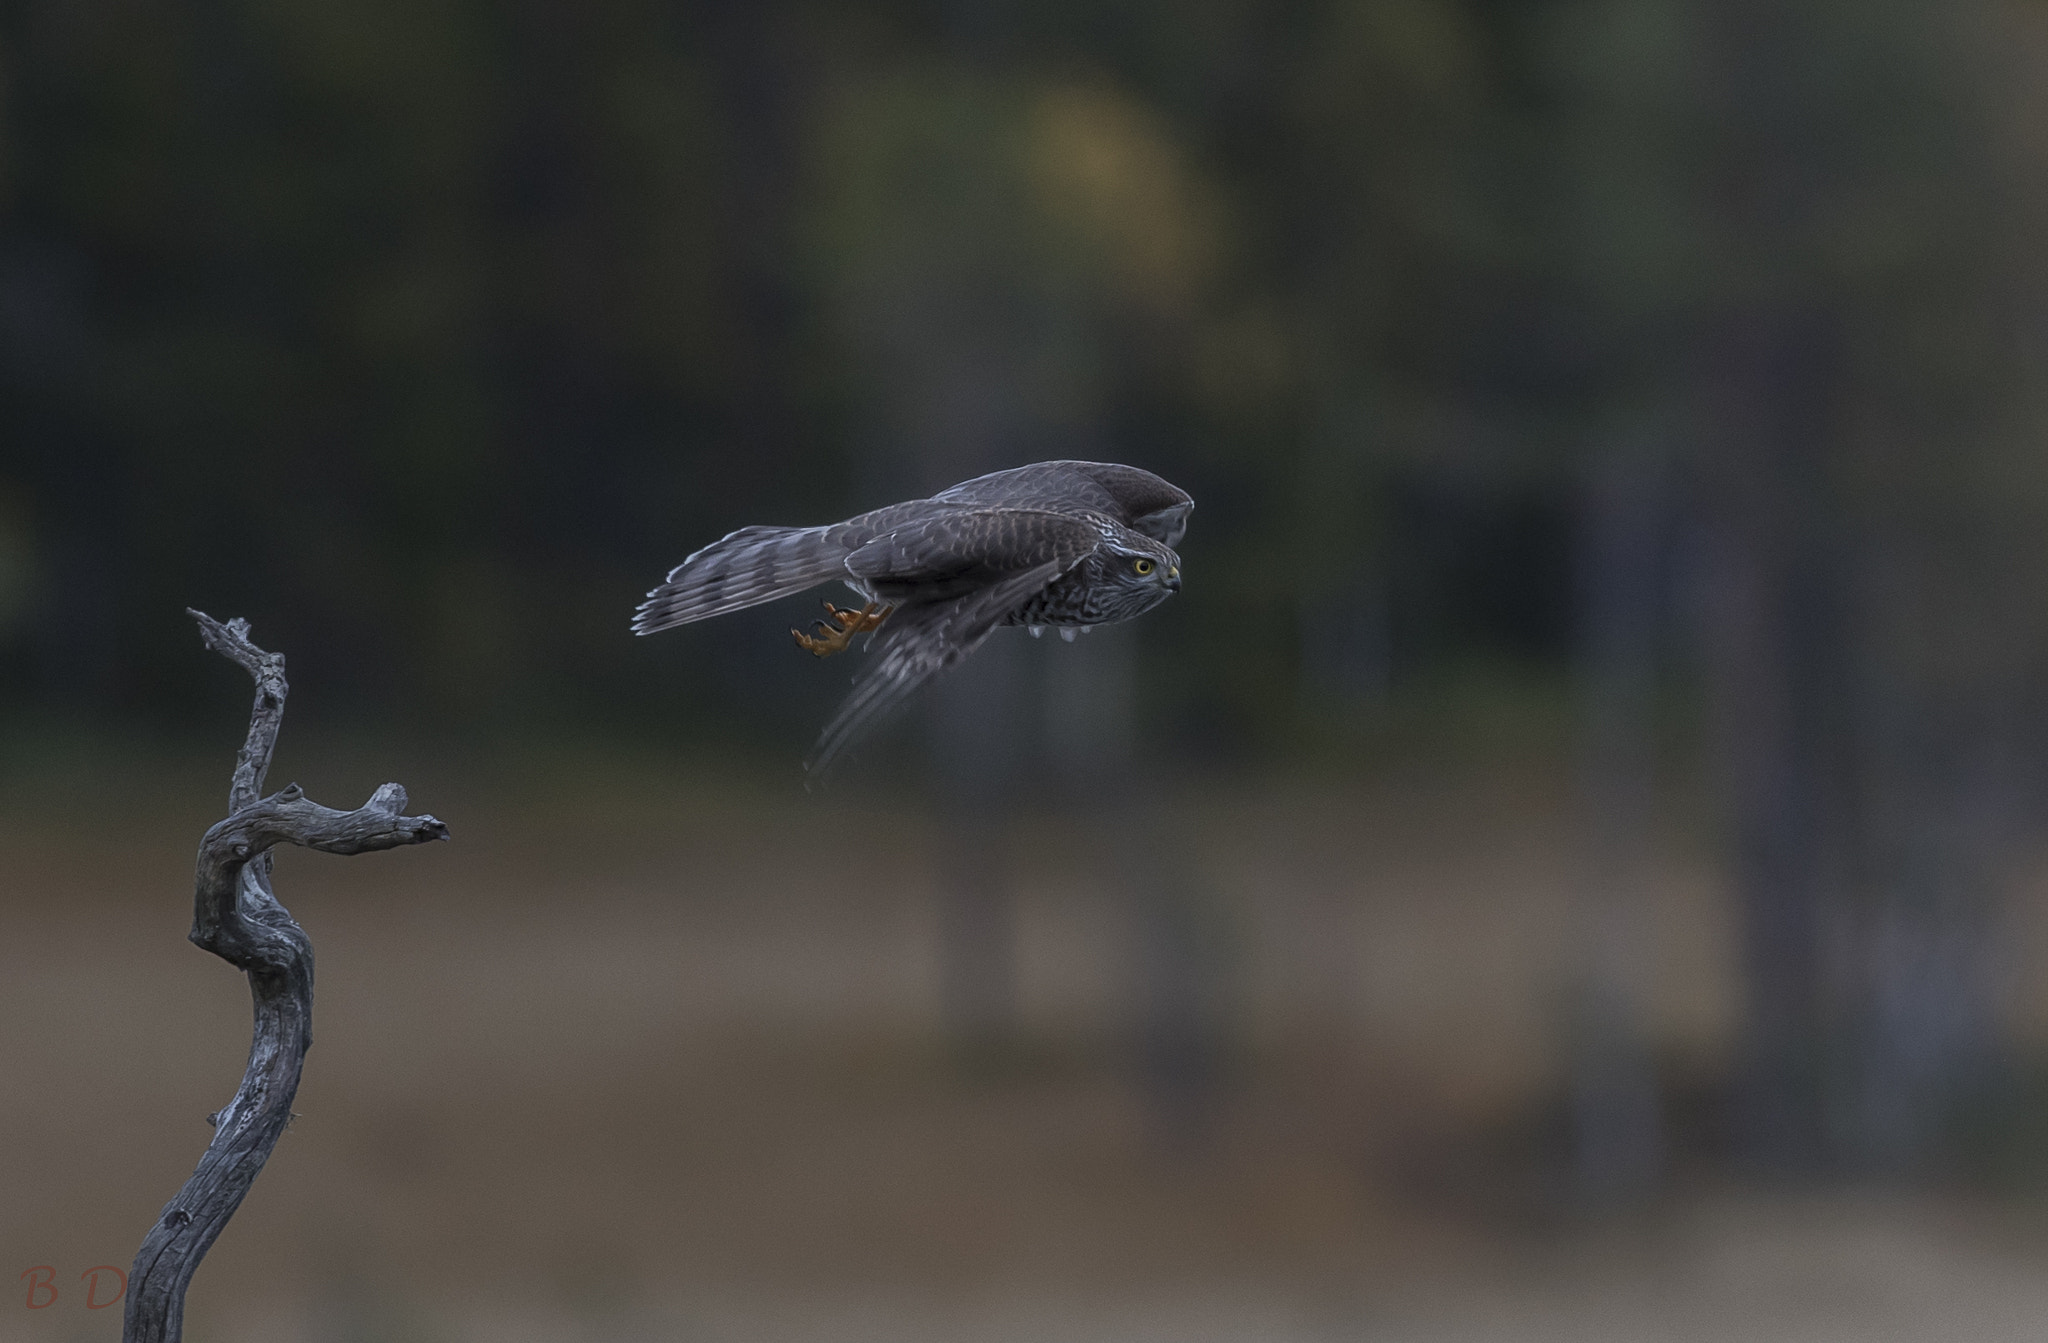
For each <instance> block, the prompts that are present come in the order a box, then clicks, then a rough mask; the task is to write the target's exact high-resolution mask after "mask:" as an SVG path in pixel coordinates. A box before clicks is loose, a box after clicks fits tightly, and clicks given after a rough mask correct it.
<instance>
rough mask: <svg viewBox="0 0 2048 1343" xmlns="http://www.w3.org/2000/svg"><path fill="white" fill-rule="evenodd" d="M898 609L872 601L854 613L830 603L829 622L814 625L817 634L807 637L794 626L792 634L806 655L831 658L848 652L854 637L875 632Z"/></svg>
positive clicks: (826, 615)
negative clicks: (870, 631) (835, 654)
mask: <svg viewBox="0 0 2048 1343" xmlns="http://www.w3.org/2000/svg"><path fill="white" fill-rule="evenodd" d="M895 609H896V608H895V607H893V606H880V605H879V604H878V603H876V602H869V603H868V604H867V605H866V606H863V607H862V608H861V609H860V610H858V611H852V610H845V609H842V608H840V607H837V606H834V605H833V604H832V603H831V602H826V603H825V619H824V620H820V621H818V622H816V624H814V625H813V626H812V628H813V629H814V630H816V631H817V632H816V633H815V634H805V633H804V632H803V631H802V630H800V629H796V628H794V627H792V628H791V629H790V631H789V632H790V634H791V635H792V636H794V637H795V639H796V644H797V647H799V648H801V649H803V650H804V651H805V652H807V653H809V654H811V655H812V656H814V657H821V658H825V657H831V656H832V655H833V654H834V653H844V652H845V651H846V649H847V646H848V645H849V644H851V643H852V642H853V636H854V635H856V634H864V633H866V632H867V631H868V630H871V629H874V628H875V627H876V626H877V625H880V624H881V623H882V620H883V619H884V617H886V616H887V615H888V614H889V612H891V611H893V610H895Z"/></svg>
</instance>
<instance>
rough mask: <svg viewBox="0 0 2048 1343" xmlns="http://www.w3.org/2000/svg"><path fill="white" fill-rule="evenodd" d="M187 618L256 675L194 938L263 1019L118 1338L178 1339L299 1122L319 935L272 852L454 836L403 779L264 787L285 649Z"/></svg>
mask: <svg viewBox="0 0 2048 1343" xmlns="http://www.w3.org/2000/svg"><path fill="white" fill-rule="evenodd" d="M190 615H191V616H192V618H193V619H194V620H196V621H198V622H199V633H200V637H201V638H202V639H203V640H204V641H205V643H206V646H207V647H208V648H211V649H213V650H214V651H215V652H217V653H219V654H221V655H222V656H223V657H226V658H227V659H228V660H229V661H231V662H233V663H235V664H236V665H237V666H239V667H241V668H242V669H243V670H244V671H246V672H248V673H249V675H250V677H251V678H252V679H254V681H255V682H256V702H255V706H254V707H253V708H252V710H251V711H250V715H249V735H248V738H247V740H246V741H245V742H244V743H243V745H242V750H241V754H240V755H239V756H238V757H237V759H236V761H235V772H234V777H233V780H232V782H231V783H230V785H229V788H228V812H229V814H228V817H227V819H226V820H224V821H221V822H220V823H218V824H217V825H215V826H214V827H213V828H212V829H210V830H208V831H207V832H206V838H205V839H203V840H201V841H200V844H199V860H198V870H197V874H196V876H195V878H194V888H193V908H192V932H191V939H192V941H193V942H194V943H196V944H197V945H198V946H200V947H202V948H203V949H205V950H207V951H210V952H212V953H213V954H214V955H216V956H219V957H220V958H221V959H222V960H225V961H227V962H228V963H229V964H230V965H233V966H234V967H235V968H236V969H238V970H242V971H244V972H246V973H247V975H248V976H249V992H250V995H251V997H252V998H253V999H254V1000H255V1009H256V1023H255V1033H254V1037H253V1039H252V1040H251V1042H250V1045H249V1065H248V1068H247V1069H246V1071H244V1073H243V1075H242V1085H241V1088H240V1089H239V1090H237V1091H236V1092H235V1098H234V1099H233V1100H232V1101H229V1102H228V1104H227V1107H226V1108H225V1109H223V1110H221V1111H220V1112H219V1113H217V1114H215V1115H211V1116H209V1117H208V1118H209V1121H210V1122H211V1123H212V1124H213V1126H214V1133H213V1141H212V1143H210V1144H209V1145H208V1146H207V1149H206V1154H205V1155H204V1156H202V1157H201V1158H200V1159H199V1167H198V1169H197V1170H195V1171H193V1173H192V1178H190V1179H189V1180H187V1181H185V1185H184V1187H183V1188H182V1189H180V1190H179V1191H178V1193H177V1195H176V1197H174V1198H172V1199H171V1201H170V1202H169V1203H168V1204H166V1205H165V1206H164V1210H163V1213H162V1215H161V1216H159V1217H158V1218H157V1221H156V1224H155V1225H154V1226H152V1227H151V1228H150V1230H149V1234H148V1236H147V1237H145V1238H144V1240H143V1242H142V1249H141V1250H140V1251H138V1252H137V1254H136V1256H135V1266H134V1268H133V1269H132V1270H131V1271H130V1273H129V1279H128V1305H127V1313H126V1316H125V1318H124V1321H123V1327H122V1331H121V1337H122V1339H123V1343H177V1340H178V1339H179V1338H180V1337H181V1335H182V1332H183V1327H184V1314H185V1290H186V1288H187V1287H189V1286H190V1285H191V1282H192V1274H193V1272H194V1271H195V1270H196V1269H198V1267H199V1261H200V1260H201V1259H203V1258H205V1257H206V1252H207V1251H208V1250H209V1249H211V1248H212V1247H213V1242H214V1240H215V1239H216V1238H217V1237H218V1236H219V1235H220V1233H221V1230H222V1228H224V1227H225V1226H227V1223H228V1219H229V1218H230V1217H233V1216H234V1215H235V1209H236V1208H238V1207H240V1206H241V1203H242V1199H243V1197H244V1196H245V1195H247V1194H248V1192H249V1186H250V1185H251V1184H253V1183H254V1182H255V1179H256V1176H257V1175H258V1174H259V1173H261V1172H262V1170H263V1163H264V1162H266V1161H268V1160H269V1159H270V1153H271V1149H272V1148H274V1147H276V1146H277V1140H278V1136H279V1135H280V1134H282V1133H283V1132H284V1129H285V1125H286V1124H287V1123H289V1122H290V1120H291V1117H292V1108H291V1107H292V1098H293V1097H294V1096H296V1095H297V1094H298V1090H299V1074H300V1071H301V1069H302V1068H303V1067H304V1065H305V1058H306V1050H307V1049H308V1048H310V1047H311V1046H312V1043H313V944H312V942H311V941H310V940H309V939H308V938H307V936H306V934H305V932H304V930H303V929H301V928H300V927H299V925H298V924H297V923H295V922H293V920H292V916H291V915H290V914H289V913H288V912H286V910H285V908H284V906H283V905H281V904H279V903H278V901H277V897H276V895H274V894H273V893H272V892H271V889H270V850H271V849H272V848H274V847H275V846H277V845H279V844H297V845H300V846H302V847H304V848H309V849H319V850H320V851H321V852H323V853H341V854H352V853H369V852H371V851H373V850H376V849H390V848H396V847H398V846H399V845H401V844H421V843H425V842H426V841H428V840H433V839H446V838H447V837H448V827H447V826H445V825H443V824H441V822H440V821H438V820H435V819H434V818H433V817H432V816H407V815H405V814H404V812H405V801H406V798H405V789H403V788H401V787H399V786H398V785H397V784H395V783H387V784H385V785H384V786H382V787H381V788H379V789H378V790H377V791H376V792H374V793H372V794H371V795H370V800H369V801H367V802H365V803H364V804H363V805H362V806H360V807H358V808H356V809H355V810H354V811H336V810H334V809H333V808H331V807H323V806H321V805H320V804H319V803H317V802H314V801H313V800H311V799H310V798H308V797H307V796H306V795H305V793H304V791H303V790H302V789H300V787H299V786H298V785H297V784H290V785H287V786H286V787H285V788H283V789H281V790H280V791H278V792H276V793H273V794H271V795H270V796H268V797H264V796H262V791H263V776H264V775H265V773H267V772H268V770H269V768H270V754H271V751H272V749H273V748H274V747H275V746H276V745H277V730H278V725H279V724H280V723H281V722H282V721H283V719H284V701H285V695H286V694H287V693H288V691H289V687H288V686H287V685H286V684H285V678H284V656H283V654H281V653H266V652H264V651H263V650H262V649H260V648H258V647H256V645H254V644H253V643H251V642H249V623H248V622H247V621H245V620H231V621H229V622H227V623H226V624H222V623H221V622H219V621H217V620H215V619H214V618H213V617H211V616H209V615H205V614H203V613H201V612H198V611H192V612H190Z"/></svg>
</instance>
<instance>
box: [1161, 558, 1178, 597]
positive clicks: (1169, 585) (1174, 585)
mask: <svg viewBox="0 0 2048 1343" xmlns="http://www.w3.org/2000/svg"><path fill="white" fill-rule="evenodd" d="M1164 582H1165V583H1166V590H1167V591H1168V592H1179V591H1180V566H1179V565H1178V564H1176V565H1173V566H1171V567H1169V568H1168V569H1167V571H1166V578H1165V579H1164Z"/></svg>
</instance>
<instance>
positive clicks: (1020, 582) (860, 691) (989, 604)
mask: <svg viewBox="0 0 2048 1343" xmlns="http://www.w3.org/2000/svg"><path fill="white" fill-rule="evenodd" d="M1100 538H1101V527H1100V524H1098V523H1097V522H1096V521H1094V520H1093V519H1091V518H1089V517H1087V516H1085V515H1075V514H1068V513H1052V512H1046V511H1042V510H1038V509H1019V508H988V509H967V510H962V511H959V512H949V513H946V514H942V515H940V516H937V517H933V518H928V519H925V520H923V521H921V522H917V523H913V524H910V525H907V526H903V527H899V528H895V529H892V530H891V531H889V532H887V533H885V534H883V535H881V536H877V537H876V538H874V539H873V540H872V541H869V542H868V543H867V544H866V545H864V546H862V547H860V548H859V549H858V550H856V551H854V552H853V553H852V554H851V555H849V556H848V557H847V560H846V567H847V568H848V569H849V570H850V571H851V572H853V573H854V574H855V575H856V576H857V577H860V578H862V579H865V580H866V581H867V583H868V585H869V586H870V587H871V588H872V589H873V591H874V592H875V595H876V596H877V597H879V598H880V599H881V600H883V601H885V602H889V603H891V604H892V605H893V606H894V607H895V609H894V611H893V612H892V613H891V614H890V616H889V618H888V619H887V620H886V621H885V622H884V623H883V625H882V627H881V629H880V631H879V632H877V633H876V635H875V637H874V640H873V646H874V647H875V648H876V650H877V654H878V656H877V660H876V662H875V665H874V666H873V667H871V668H869V669H868V671H867V672H866V674H865V675H863V676H862V677H861V678H860V680H859V682H858V683H857V684H856V685H855V687H854V691H853V694H851V695H850V696H848V697H847V700H846V702H845V703H844V704H842V705H841V706H840V708H839V712H838V713H837V714H836V715H834V716H833V719H832V721H831V723H829V724H828V725H827V726H826V728H825V731H824V733H823V734H822V735H820V736H819V738H818V744H817V746H816V747H815V748H814V749H813V750H812V752H811V758H810V759H809V760H808V761H806V762H805V768H806V769H808V770H810V771H811V772H812V773H813V774H818V773H821V772H822V771H823V770H824V769H825V768H826V766H828V765H829V764H830V763H831V762H832V760H833V758H834V757H835V756H837V755H838V754H839V752H840V751H841V750H843V749H844V748H845V747H846V745H847V743H848V742H850V741H852V740H853V738H854V737H855V736H856V735H857V734H858V733H859V731H860V730H861V729H862V728H863V727H865V726H866V725H867V724H869V723H870V722H872V721H873V720H874V719H875V718H876V716H878V715H880V714H882V713H884V712H886V711H887V710H889V709H891V708H893V707H895V706H896V705H898V704H900V703H902V702H903V700H904V699H905V698H906V697H908V696H909V694H910V693H911V692H912V691H914V690H916V689H917V688H918V687H919V686H921V685H923V684H924V683H925V682H927V681H929V680H931V679H932V678H933V677H935V676H937V675H938V674H939V673H941V672H943V671H945V670H946V669H947V668H949V667H952V666H954V665H955V664H957V663H958V662H960V661H961V659H963V658H965V657H966V656H967V655H968V654H970V653H972V652H973V651H974V650H975V649H977V648H979V647H980V646H981V645H982V643H983V642H984V641H985V640H987V638H988V636H989V635H990V633H991V632H993V631H994V629H995V628H996V626H997V625H999V624H1001V623H1002V620H1003V617H1004V616H1006V615H1008V614H1009V613H1010V612H1012V611H1014V610H1016V609H1017V608H1018V607H1019V606H1021V605H1023V604H1024V602H1026V601H1027V600H1029V599H1030V598H1031V597H1032V596H1033V595H1034V594H1036V593H1038V592H1040V591H1042V590H1043V589H1044V588H1045V587H1046V586H1047V585H1048V584H1050V583H1051V582H1052V581H1053V580H1054V579H1056V578H1058V577H1059V576H1060V575H1061V574H1064V573H1065V572H1067V570H1069V569H1071V568H1073V567H1074V565H1076V564H1078V563H1079V562H1080V561H1081V559H1082V557H1084V556H1085V555H1087V554H1088V553H1089V552H1090V551H1091V550H1093V549H1094V548H1095V546H1096V545H1097V544H1098V542H1099V540H1100Z"/></svg>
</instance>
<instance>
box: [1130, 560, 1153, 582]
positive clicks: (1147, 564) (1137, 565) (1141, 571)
mask: <svg viewBox="0 0 2048 1343" xmlns="http://www.w3.org/2000/svg"><path fill="white" fill-rule="evenodd" d="M1131 568H1132V569H1134V570H1135V571H1137V575H1138V577H1140V578H1143V577H1144V576H1145V575H1146V574H1149V573H1151V572H1152V569H1153V564H1152V561H1150V560H1132V561H1131Z"/></svg>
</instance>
